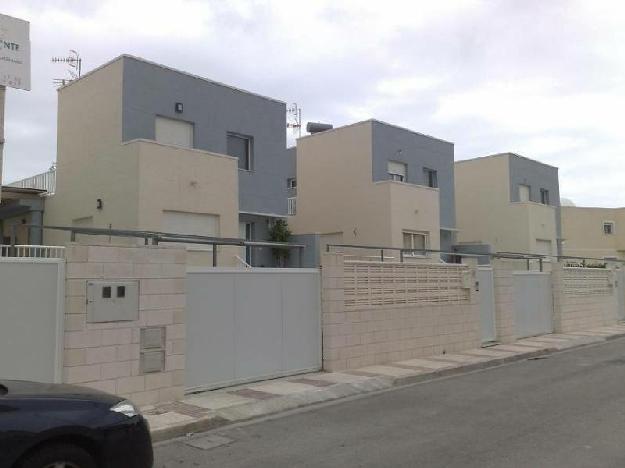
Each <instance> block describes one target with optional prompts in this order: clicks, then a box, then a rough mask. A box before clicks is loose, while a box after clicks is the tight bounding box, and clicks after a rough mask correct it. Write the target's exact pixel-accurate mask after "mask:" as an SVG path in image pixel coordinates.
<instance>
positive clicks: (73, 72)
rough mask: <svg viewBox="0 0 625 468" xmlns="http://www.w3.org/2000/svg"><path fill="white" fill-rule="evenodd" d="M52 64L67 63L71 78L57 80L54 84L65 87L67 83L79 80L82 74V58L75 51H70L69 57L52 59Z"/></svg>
mask: <svg viewBox="0 0 625 468" xmlns="http://www.w3.org/2000/svg"><path fill="white" fill-rule="evenodd" d="M52 63H66V64H67V67H68V68H67V72H68V74H69V78H55V79H54V80H53V81H54V84H55V85H57V86H65V85H66V84H67V83H69V82H71V81H74V80H77V79H78V78H80V75H81V74H82V58H81V57H80V54H79V53H78V52H77V51H75V50H74V49H70V51H69V55H68V56H67V57H52Z"/></svg>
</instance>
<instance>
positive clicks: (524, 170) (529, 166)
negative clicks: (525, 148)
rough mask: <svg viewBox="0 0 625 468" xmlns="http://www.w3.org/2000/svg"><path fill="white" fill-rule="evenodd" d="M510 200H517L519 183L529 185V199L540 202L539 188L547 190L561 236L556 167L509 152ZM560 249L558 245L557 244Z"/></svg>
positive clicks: (558, 234)
mask: <svg viewBox="0 0 625 468" xmlns="http://www.w3.org/2000/svg"><path fill="white" fill-rule="evenodd" d="M509 168H510V201H512V202H518V201H519V185H528V186H529V187H530V200H531V201H533V202H536V203H540V202H541V199H540V189H541V188H542V189H546V190H548V191H549V204H550V205H551V206H555V207H556V231H557V236H558V239H559V238H560V237H562V233H561V223H560V182H559V179H558V168H557V167H553V166H548V165H546V164H542V163H539V162H538V161H533V160H531V159H528V158H523V157H519V156H516V155H514V154H511V155H510V156H509ZM558 249H560V246H558Z"/></svg>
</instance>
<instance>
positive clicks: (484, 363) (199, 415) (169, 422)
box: [143, 324, 625, 442]
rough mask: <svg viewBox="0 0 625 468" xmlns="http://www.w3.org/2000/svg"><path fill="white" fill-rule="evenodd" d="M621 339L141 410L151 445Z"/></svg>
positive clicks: (579, 337)
mask: <svg viewBox="0 0 625 468" xmlns="http://www.w3.org/2000/svg"><path fill="white" fill-rule="evenodd" d="M623 336H625V324H618V325H614V326H609V327H602V328H597V329H593V330H589V331H584V332H573V333H568V334H550V335H542V336H537V337H533V338H526V339H523V340H519V341H516V342H515V343H513V344H502V345H495V346H491V347H487V348H477V349H470V350H466V351H463V352H462V353H455V354H442V355H438V356H430V357H428V358H419V359H409V360H406V361H400V362H393V363H389V364H385V365H378V366H369V367H364V368H362V369H358V370H353V371H352V370H350V371H342V372H317V373H311V374H303V375H297V376H291V377H287V378H282V379H275V380H267V381H264V382H256V383H251V384H246V385H240V386H237V387H229V388H225V389H219V390H213V391H207V392H202V393H198V394H191V395H188V396H187V397H186V398H184V399H183V400H181V401H176V402H172V403H165V404H160V405H157V406H150V407H145V408H143V412H144V415H145V416H146V417H147V419H148V421H149V422H150V427H151V430H152V438H153V440H154V441H155V442H157V441H161V440H166V439H170V438H172V437H177V436H181V435H185V434H188V433H193V432H202V431H206V430H209V429H212V428H216V427H220V426H225V425H227V424H231V423H234V422H238V421H243V420H247V419H252V418H257V417H261V416H267V415H270V414H273V413H278V412H281V411H286V410H290V409H294V408H298V407H303V406H307V405H312V404H315V403H320V402H324V401H330V400H336V399H338V398H343V397H347V396H352V395H358V394H364V393H369V392H373V391H377V390H383V389H388V388H392V387H395V386H400V385H405V384H410V383H415V382H420V381H425V380H431V379H434V378H437V377H442V376H446V375H453V374H458V373H462V372H468V371H471V370H477V369H483V368H487V367H494V366H497V365H501V364H504V363H507V362H512V361H516V360H521V359H528V358H532V357H538V356H540V355H543V354H547V353H551V352H554V351H559V350H564V349H569V348H575V347H579V346H584V345H588V344H593V343H601V342H604V341H607V340H609V339H614V338H618V337H623Z"/></svg>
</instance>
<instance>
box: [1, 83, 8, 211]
mask: <svg viewBox="0 0 625 468" xmlns="http://www.w3.org/2000/svg"><path fill="white" fill-rule="evenodd" d="M6 90H7V89H6V87H5V86H0V200H2V153H3V151H4V99H5V95H6Z"/></svg>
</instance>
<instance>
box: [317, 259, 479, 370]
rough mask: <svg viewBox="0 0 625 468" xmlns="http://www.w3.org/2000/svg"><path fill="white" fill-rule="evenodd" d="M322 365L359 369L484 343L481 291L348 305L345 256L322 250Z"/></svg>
mask: <svg viewBox="0 0 625 468" xmlns="http://www.w3.org/2000/svg"><path fill="white" fill-rule="evenodd" d="M321 276H322V311H323V315H322V328H323V367H324V369H325V370H328V371H338V370H344V369H357V368H359V367H364V366H368V365H374V364H384V363H388V362H393V361H401V360H406V359H411V358H417V357H425V356H431V355H436V354H442V353H444V352H447V353H451V352H456V351H462V350H464V349H470V348H476V347H479V346H480V336H479V303H478V295H477V293H476V291H475V290H474V289H472V290H471V294H470V299H469V300H467V301H465V302H462V303H450V304H437V305H433V304H422V305H393V306H379V307H367V308H362V309H358V310H353V309H352V308H350V309H349V310H346V308H345V297H344V285H345V282H344V259H343V256H342V255H340V254H324V255H323V256H322V272H321Z"/></svg>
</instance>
